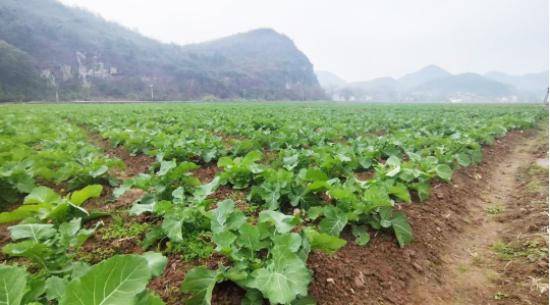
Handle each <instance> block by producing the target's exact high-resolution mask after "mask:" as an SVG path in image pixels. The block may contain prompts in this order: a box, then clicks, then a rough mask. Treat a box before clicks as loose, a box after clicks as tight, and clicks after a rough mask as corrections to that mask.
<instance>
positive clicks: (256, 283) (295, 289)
mask: <svg viewBox="0 0 550 305" xmlns="http://www.w3.org/2000/svg"><path fill="white" fill-rule="evenodd" d="M251 277H252V282H251V283H250V286H251V287H252V288H256V289H258V290H259V291H261V292H262V294H263V295H264V297H266V298H268V299H269V302H271V304H289V303H290V302H292V301H293V300H294V299H296V298H297V297H299V296H306V295H307V288H308V286H309V282H310V281H311V274H310V272H309V270H308V269H307V266H306V264H305V263H304V262H303V261H302V260H301V259H300V258H299V257H298V256H297V255H296V254H293V253H291V252H286V253H279V252H276V256H275V257H274V258H273V259H272V260H271V261H270V262H269V263H268V265H267V266H266V267H265V268H260V269H257V270H255V271H254V272H253V273H252V275H251Z"/></svg>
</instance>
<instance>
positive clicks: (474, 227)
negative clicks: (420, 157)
mask: <svg viewBox="0 0 550 305" xmlns="http://www.w3.org/2000/svg"><path fill="white" fill-rule="evenodd" d="M532 141H536V140H534V135H531V134H530V135H526V133H522V132H512V133H509V134H508V135H507V136H505V137H504V138H502V139H500V140H499V141H497V142H496V143H495V145H493V146H491V147H487V148H485V149H484V161H483V162H482V163H481V164H479V165H477V166H472V167H468V168H464V169H461V170H459V171H457V172H456V173H455V175H454V176H453V180H452V183H450V184H446V183H436V184H434V187H433V195H432V196H431V198H430V199H429V200H428V201H427V202H425V203H414V204H412V205H408V206H405V207H404V211H405V212H406V214H407V215H408V217H409V220H410V222H411V226H412V227H413V230H414V236H415V242H414V243H413V244H411V245H409V246H407V247H406V248H404V249H400V248H399V247H398V246H397V245H396V242H395V239H394V238H393V237H392V236H391V234H377V235H376V236H374V237H373V238H372V240H371V242H370V243H369V245H367V246H366V247H360V246H357V245H356V244H355V243H354V242H353V241H352V240H353V238H351V236H350V238H349V239H348V240H349V242H348V245H346V247H344V248H343V249H341V250H340V251H339V252H337V253H336V254H334V255H332V256H329V255H325V254H322V253H313V254H312V255H311V256H310V259H309V261H308V264H309V266H310V267H311V268H312V270H313V271H314V281H313V283H312V285H311V286H310V293H311V294H312V295H313V296H314V297H315V299H316V300H317V301H318V304H331V305H332V304H346V305H347V304H377V305H379V304H428V305H430V304H443V305H445V304H492V303H490V301H491V300H494V297H495V295H497V292H498V291H496V290H497V288H496V287H494V285H493V286H491V285H492V282H491V281H492V276H493V275H494V274H493V272H491V271H490V270H489V271H487V270H484V269H483V264H480V268H481V269H476V268H477V267H476V268H473V267H468V268H463V267H462V265H463V264H466V263H469V262H471V261H472V260H473V261H474V262H476V258H477V257H479V255H480V253H481V252H482V251H488V250H487V248H488V247H490V245H492V244H493V243H494V241H495V240H496V239H498V238H499V235H498V232H499V231H500V230H501V227H500V226H502V225H505V224H499V223H498V222H496V221H487V219H488V216H487V213H486V212H485V209H486V208H487V205H489V204H491V203H492V202H494V201H495V200H497V199H498V200H501V201H502V200H504V199H508V198H511V196H512V195H514V190H515V187H516V185H517V181H516V180H515V173H516V171H517V169H518V168H519V167H520V166H521V165H522V164H525V162H527V161H528V160H529V158H528V157H529V156H530V154H529V153H528V150H527V151H526V154H525V155H522V154H521V153H520V152H519V151H518V150H519V149H520V148H522V147H523V148H525V145H526V143H529V142H532ZM526 158H527V159H526ZM470 265H471V264H470ZM468 266H469V265H468ZM474 267H475V266H474ZM463 269H466V271H464V270H463ZM491 289H492V290H491ZM497 297H499V295H497ZM495 304H498V303H495Z"/></svg>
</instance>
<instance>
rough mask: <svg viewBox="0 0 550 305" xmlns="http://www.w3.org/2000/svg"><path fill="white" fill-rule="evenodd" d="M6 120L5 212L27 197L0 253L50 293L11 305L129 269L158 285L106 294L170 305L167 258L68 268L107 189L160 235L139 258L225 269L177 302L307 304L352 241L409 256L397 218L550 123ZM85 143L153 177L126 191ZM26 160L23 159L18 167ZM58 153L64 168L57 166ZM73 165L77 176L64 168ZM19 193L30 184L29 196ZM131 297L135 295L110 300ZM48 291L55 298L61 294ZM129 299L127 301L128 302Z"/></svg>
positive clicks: (372, 114)
mask: <svg viewBox="0 0 550 305" xmlns="http://www.w3.org/2000/svg"><path fill="white" fill-rule="evenodd" d="M5 108H6V110H7V111H5V112H4V113H3V114H2V123H0V124H2V125H1V126H0V139H2V142H0V143H1V144H0V153H1V155H0V158H1V159H0V160H1V161H2V163H1V164H0V169H2V170H3V171H2V175H0V185H1V186H2V188H6V189H8V190H10V192H11V193H10V194H11V196H10V202H13V201H17V200H20V201H21V199H20V198H22V196H25V194H28V195H26V197H24V200H22V204H21V205H20V206H19V207H14V208H13V209H11V211H9V212H4V213H1V214H0V220H1V221H2V222H20V223H19V224H17V225H14V226H11V227H9V231H10V234H11V239H12V240H13V241H14V242H13V243H10V244H7V245H6V246H4V248H3V252H4V253H5V254H6V255H7V256H8V257H12V258H13V257H16V258H17V257H23V258H26V259H28V260H29V261H31V262H32V263H33V264H32V265H31V269H30V270H33V271H34V272H32V273H31V274H26V273H24V272H19V274H22V275H24V278H25V285H26V286H28V285H32V284H30V283H31V282H32V281H33V280H36V281H38V280H37V279H40V281H41V283H43V285H42V286H43V289H42V290H40V291H38V290H37V292H36V293H34V295H33V296H28V292H26V294H21V297H22V298H28V299H29V301H26V302H20V303H14V304H28V303H30V300H31V299H32V301H44V300H45V299H47V300H50V302H51V301H53V302H59V303H60V304H78V303H73V301H71V300H72V299H71V291H72V290H71V289H74V287H89V289H91V287H92V286H93V284H92V283H93V281H97V280H98V279H102V280H104V279H105V278H104V276H107V279H110V276H111V274H104V273H105V272H107V271H105V270H108V268H110V267H104V266H109V265H110V264H113V263H112V262H113V261H115V260H119V261H120V262H118V263H119V264H120V263H121V262H124V264H126V261H127V262H128V266H130V267H128V269H124V268H123V270H118V271H113V272H120V276H118V275H117V278H119V279H121V281H122V280H124V279H125V274H127V273H128V274H129V273H132V272H131V271H132V270H131V268H133V267H131V266H137V265H139V264H146V265H147V264H148V265H149V266H150V267H149V269H147V268H141V269H140V270H142V271H143V270H149V273H147V274H144V275H143V277H142V278H140V280H131V279H129V280H128V282H124V281H123V282H124V283H118V282H117V283H115V282H113V283H112V287H107V286H109V285H111V284H110V282H109V280H107V281H106V282H105V287H103V291H105V290H109V289H110V288H113V289H114V290H113V291H112V295H116V297H115V298H118V297H120V300H123V301H124V304H161V302H162V301H161V300H160V299H159V298H158V297H156V296H154V294H152V293H151V292H149V291H148V290H147V289H145V285H146V283H147V281H148V280H149V279H150V278H151V277H152V276H159V275H161V273H162V268H163V266H164V264H166V258H165V257H164V256H162V255H161V254H157V253H153V252H147V253H146V254H144V255H142V256H139V255H130V256H115V257H113V258H111V259H108V260H106V261H104V262H101V263H99V264H97V265H95V266H88V265H86V264H85V263H83V262H81V261H79V260H78V259H77V257H76V256H75V255H72V254H71V253H75V252H76V251H77V250H78V248H79V247H81V246H82V245H83V244H84V243H85V242H86V239H87V238H88V237H89V236H91V235H92V234H97V232H96V231H97V228H96V224H97V222H96V219H97V217H102V216H105V215H99V213H94V211H88V210H87V208H86V201H87V200H89V199H90V198H96V197H98V196H100V194H101V193H102V190H103V188H102V185H103V186H107V185H109V186H110V185H113V186H116V187H117V188H116V189H115V190H114V192H113V194H112V196H113V197H114V198H117V197H121V196H124V194H125V193H126V192H129V191H131V190H135V189H140V190H141V192H140V194H142V195H141V197H140V198H138V199H137V200H136V201H135V202H134V203H133V204H132V206H131V207H129V209H128V212H129V214H130V215H134V216H137V215H142V214H144V215H147V216H148V217H149V219H150V222H149V225H148V226H147V230H146V231H147V232H145V235H144V238H143V241H142V247H143V248H144V250H149V249H156V250H157V251H161V252H164V253H165V254H173V253H178V252H179V253H181V254H182V255H184V256H185V257H189V258H193V257H201V256H203V257H204V256H208V255H210V254H211V252H212V251H213V252H216V253H218V254H219V255H222V256H224V257H225V263H223V264H219V265H218V266H217V267H216V268H213V269H212V268H206V267H204V266H198V267H195V268H194V269H192V270H190V271H189V272H188V273H187V275H186V277H185V280H184V281H183V283H182V286H181V289H182V291H183V292H186V293H189V294H190V295H191V298H190V299H189V303H190V304H210V299H211V296H212V292H213V289H214V287H215V285H216V283H219V282H222V281H232V282H234V283H236V284H237V285H238V286H240V287H242V288H243V289H245V290H246V295H245V297H244V299H243V304H260V303H261V302H262V300H263V299H267V300H268V301H269V302H270V303H272V304H311V303H313V302H314V301H313V300H312V299H311V298H310V297H308V295H307V294H308V293H307V292H308V286H309V283H310V282H311V280H312V274H311V272H310V271H309V269H308V268H307V264H306V261H307V257H308V255H309V253H310V252H311V251H323V252H327V253H333V252H335V251H338V250H339V249H340V248H342V247H343V246H344V245H345V244H346V243H347V242H350V241H349V240H346V239H343V238H342V237H341V235H342V233H343V232H344V231H346V230H349V232H350V233H351V235H352V236H354V241H353V242H355V243H357V244H359V245H367V244H368V242H369V240H370V238H371V235H372V233H373V232H375V231H387V232H391V233H392V234H393V235H395V237H396V242H397V243H398V244H399V246H401V247H404V246H406V245H407V244H408V243H410V242H411V241H412V240H413V233H412V228H411V227H410V225H409V223H408V221H407V217H406V214H405V213H404V212H403V211H401V210H402V208H401V206H403V205H406V204H410V203H412V202H419V201H424V200H426V199H427V198H429V195H430V191H431V184H432V182H433V180H434V179H439V180H442V181H450V180H451V179H452V174H453V171H455V170H456V169H457V168H459V167H461V166H469V165H471V164H475V163H478V162H480V161H481V158H482V147H483V145H484V144H491V143H492V142H493V141H494V139H495V138H497V137H501V136H503V135H505V134H506V133H507V132H508V131H510V130H513V129H526V128H529V127H532V126H533V125H534V124H535V123H536V122H537V121H538V120H539V119H541V118H542V117H544V116H545V114H544V111H543V110H542V109H541V108H539V107H536V106H507V107H504V106H442V105H429V106H418V105H414V106H413V105H400V106H389V105H388V106H364V105H347V106H342V105H340V106H335V105H330V104H328V105H324V104H318V105H317V104H292V103H283V104H184V105H181V104H177V105H170V104H166V105H86V106H78V107H77V106H74V105H64V106H53V105H52V106H40V107H36V108H35V109H32V110H31V109H30V108H28V107H25V106H12V107H5ZM87 133H96V134H98V135H100V136H101V137H103V138H105V139H107V140H108V142H109V143H111V144H112V145H113V146H118V145H121V146H123V147H125V148H126V149H127V150H128V151H130V152H133V153H136V154H146V155H150V156H151V157H154V158H155V160H156V162H155V163H154V164H153V165H152V166H151V167H150V168H149V170H148V171H147V172H145V173H141V174H139V175H137V176H134V177H131V178H128V179H126V180H124V181H118V180H117V179H115V178H114V177H112V176H113V175H112V174H111V172H112V171H111V170H110V169H113V168H115V167H121V166H123V164H121V162H120V160H118V161H117V160H112V159H109V158H106V157H104V156H103V155H102V154H101V150H100V149H98V148H95V147H93V145H91V144H90V143H89V141H88V140H87ZM4 143H5V145H4ZM16 149H17V151H22V152H25V154H23V155H22V156H26V157H23V158H19V157H17V156H18V155H19V153H18V152H17V151H16ZM52 152H54V153H55V158H49V156H51V155H52V154H53V153H52ZM28 160H30V161H28ZM56 162H57V163H56ZM71 162H77V164H79V165H80V166H70V167H69V164H71ZM37 165H40V167H38V166H37ZM11 168H20V171H19V172H17V171H15V170H12V171H11V172H10V171H9V169H11ZM40 168H42V169H40ZM66 168H71V169H72V171H69V170H67V169H66ZM20 173H24V174H23V175H24V177H25V178H24V179H23V178H20V177H21V174H20ZM201 173H208V174H207V175H206V176H205V175H202V174H201ZM18 179H20V180H18ZM25 179H27V181H31V180H32V183H30V182H29V183H28V185H26V186H25V187H19V186H20V185H21V183H19V182H18V181H24V180H25ZM42 182H44V183H42ZM60 184H61V185H64V188H63V190H65V189H66V190H68V191H65V193H63V194H58V193H56V191H54V190H52V189H51V188H47V187H45V186H44V185H47V186H52V185H54V186H57V185H60ZM54 189H55V187H54ZM18 198H19V199H18ZM98 215H99V216H98ZM133 219H135V218H133ZM197 243H198V245H197ZM190 244H194V245H195V246H193V247H191V246H190ZM197 249H200V251H199V250H197ZM205 249H210V250H206V251H205ZM36 251H38V252H36ZM40 251H41V252H40ZM151 265H154V266H153V267H151ZM62 266H70V267H67V268H65V267H62ZM2 268H5V270H8V271H9V270H16V269H14V268H19V267H11V266H7V265H6V266H4V267H2ZM8 271H6V272H8ZM10 272H11V271H10ZM143 272H145V271H143ZM4 273H5V272H4ZM107 273H108V272H107ZM2 274H3V273H0V278H1V277H2ZM132 274H133V273H132ZM129 278H130V277H129ZM138 282H139V285H138ZM75 283H78V284H75ZM126 284H128V285H130V287H132V289H134V290H131V289H122V290H120V291H119V290H116V289H118V288H116V287H120V286H122V285H126ZM25 285H22V287H26V286H25ZM79 285H80V286H79ZM83 285H84V286H83ZM88 285H89V286H88ZM132 285H133V286H132ZM53 286H55V287H58V286H59V287H61V288H59V291H57V292H56V293H52V292H50V290H52V289H54V288H52V287H53ZM31 288H32V287H31ZM21 289H22V290H21V291H29V288H28V287H27V288H21ZM30 290H32V289H30ZM130 290H131V291H132V293H133V294H131V295H130V294H125V292H127V291H130ZM39 292H40V293H39ZM0 295H1V294H0ZM105 297H106V295H101V296H97V297H96V300H102V298H105ZM44 298H45V299H44ZM116 300H119V299H116ZM74 302H77V301H74ZM99 302H102V301H98V302H96V303H94V302H89V303H86V304H99ZM103 304H107V303H105V302H103ZM109 304H120V303H117V302H115V303H109Z"/></svg>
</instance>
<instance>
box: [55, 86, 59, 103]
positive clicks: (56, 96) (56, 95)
mask: <svg viewBox="0 0 550 305" xmlns="http://www.w3.org/2000/svg"><path fill="white" fill-rule="evenodd" d="M55 102H56V103H59V86H58V85H55Z"/></svg>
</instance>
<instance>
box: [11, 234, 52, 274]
mask: <svg viewBox="0 0 550 305" xmlns="http://www.w3.org/2000/svg"><path fill="white" fill-rule="evenodd" d="M2 252H3V253H5V254H7V255H9V256H16V257H26V258H28V259H30V260H32V261H33V262H35V263H37V264H39V265H41V266H42V267H44V268H46V269H47V268H48V265H47V263H46V260H45V258H47V257H49V256H50V255H51V254H52V249H51V248H50V247H49V246H47V245H45V244H43V243H39V242H36V241H34V240H30V239H28V240H24V241H22V242H18V243H9V244H7V245H5V246H4V247H3V248H2Z"/></svg>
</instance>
